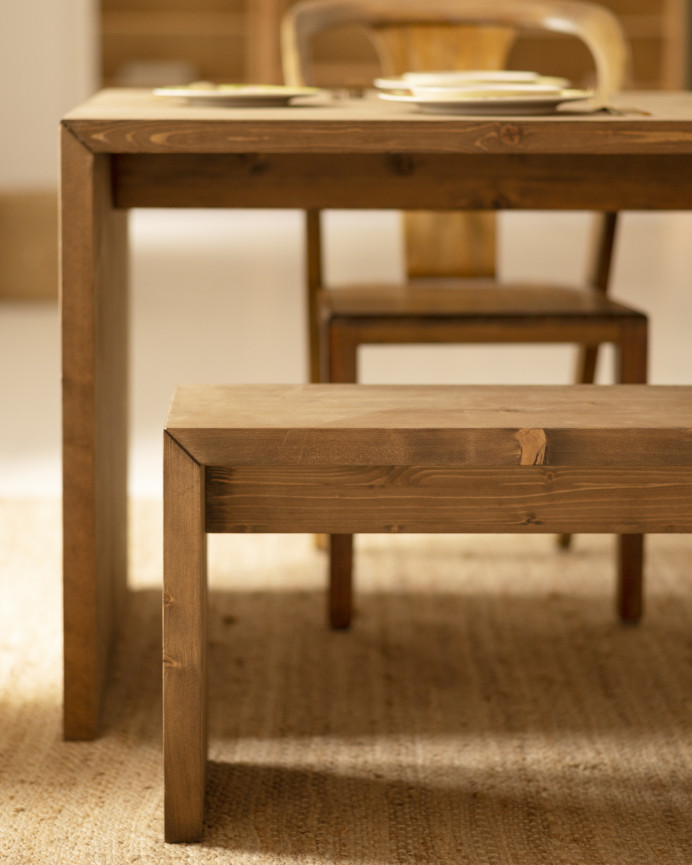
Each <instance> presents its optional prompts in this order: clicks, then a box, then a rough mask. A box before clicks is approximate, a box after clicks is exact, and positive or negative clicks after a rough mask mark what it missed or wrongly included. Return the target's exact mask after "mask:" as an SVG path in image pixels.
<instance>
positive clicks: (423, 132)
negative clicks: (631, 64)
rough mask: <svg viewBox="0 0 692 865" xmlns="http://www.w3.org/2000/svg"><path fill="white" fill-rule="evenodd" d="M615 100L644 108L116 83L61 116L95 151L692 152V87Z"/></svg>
mask: <svg viewBox="0 0 692 865" xmlns="http://www.w3.org/2000/svg"><path fill="white" fill-rule="evenodd" d="M613 104H614V105H615V106H616V107H617V106H622V107H623V108H625V109H627V108H628V107H629V106H633V107H634V108H635V109H637V111H636V112H633V113H629V114H628V113H625V114H624V115H622V116H617V117H613V116H607V115H604V114H588V113H583V112H580V111H577V110H572V111H561V112H558V113H557V114H555V115H551V116H531V117H468V116H467V117H459V116H448V115H447V116H446V115H433V114H424V113H422V112H419V111H414V110H412V109H411V108H410V107H408V106H401V105H399V104H396V103H385V102H382V101H381V100H377V99H355V100H335V101H332V100H329V99H325V100H324V101H323V102H321V103H320V102H319V101H315V102H314V103H310V104H304V105H300V106H299V105H293V106H289V107H287V108H244V109H240V108H238V109H232V110H230V111H229V109H228V108H213V107H212V108H201V107H199V106H189V105H184V104H175V103H173V102H168V101H165V100H163V99H156V98H155V97H154V96H153V95H152V93H151V91H150V90H139V91H138V90H133V89H121V90H119V89H113V90H105V91H101V92H100V93H98V94H96V95H95V96H94V97H93V98H92V99H90V100H88V101H87V102H85V103H84V104H83V105H81V106H79V107H78V108H76V109H75V110H74V111H71V112H70V113H69V114H67V115H66V116H65V117H64V119H63V121H62V122H63V124H64V125H65V126H66V127H67V128H68V129H70V130H71V131H72V132H73V134H74V135H75V136H76V137H77V138H78V139H79V140H80V141H82V143H83V144H84V146H85V147H87V149H89V150H92V151H93V152H94V153H158V154H165V153H188V154H194V153H198V154H202V153H340V154H349V153H354V154H355V153H403V154H410V153H435V154H441V153H469V154H471V153H474V154H483V153H501V154H505V155H509V154H512V153H514V154H529V153H533V154H541V155H549V154H569V155H579V154H589V155H602V154H616V155H634V154H647V153H648V154H661V155H663V154H674V153H687V154H689V153H691V152H692V93H687V92H680V93H644V92H642V93H639V92H631V93H627V94H623V95H622V96H619V97H617V98H615V99H614V100H613ZM640 110H641V111H644V112H649V113H650V115H651V116H641V114H640V113H639V111H640ZM616 209H617V208H616Z"/></svg>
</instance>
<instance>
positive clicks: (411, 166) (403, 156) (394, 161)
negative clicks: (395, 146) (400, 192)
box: [388, 153, 416, 177]
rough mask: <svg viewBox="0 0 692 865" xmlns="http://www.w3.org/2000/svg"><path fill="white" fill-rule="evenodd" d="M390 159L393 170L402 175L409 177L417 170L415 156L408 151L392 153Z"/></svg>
mask: <svg viewBox="0 0 692 865" xmlns="http://www.w3.org/2000/svg"><path fill="white" fill-rule="evenodd" d="M388 161H389V166H390V168H391V169H392V172H393V173H394V174H398V175H399V176H400V177H408V176H409V175H411V174H413V172H414V171H415V170H416V165H415V163H414V161H413V157H411V156H409V155H408V154H407V153H391V154H390V155H389V157H388Z"/></svg>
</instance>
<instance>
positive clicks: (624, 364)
mask: <svg viewBox="0 0 692 865" xmlns="http://www.w3.org/2000/svg"><path fill="white" fill-rule="evenodd" d="M647 352H648V327H647V321H646V319H645V318H642V319H641V320H640V321H637V322H635V323H633V324H632V325H631V326H630V327H628V328H627V331H626V332H625V333H624V334H623V335H622V338H621V341H620V344H619V351H618V364H619V369H618V376H617V378H618V381H619V382H620V383H621V384H646V381H647V367H648V357H647ZM617 555H618V578H617V579H618V584H617V608H618V613H619V614H620V619H621V620H622V621H623V622H628V623H631V624H634V623H636V622H638V621H639V620H640V619H641V617H642V610H643V599H642V595H643V588H644V536H643V535H620V536H619V538H618V553H617Z"/></svg>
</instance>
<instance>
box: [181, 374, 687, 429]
mask: <svg viewBox="0 0 692 865" xmlns="http://www.w3.org/2000/svg"><path fill="white" fill-rule="evenodd" d="M166 427H167V429H169V430H182V429H195V430H205V429H208V430H219V429H228V430H233V429H237V430H241V429H245V430H249V429H267V430H286V429H295V428H299V429H344V430H352V429H430V428H433V427H434V428H441V429H479V428H483V429H517V428H524V427H551V428H553V427H565V428H583V427H588V428H595V429H620V428H644V429H655V428H671V427H673V428H676V429H692V387H687V386H654V385H615V386H597V387H594V386H592V385H578V386H572V385H567V386H561V385H555V386H551V385H527V386H524V385H519V386H515V385H510V386H507V385H488V386H485V385H468V386H466V385H462V386H457V385H362V384H359V385H350V384H346V385H339V384H325V385H265V384H253V385H182V386H180V387H179V388H178V389H177V391H176V394H175V396H174V398H173V402H172V404H171V408H170V411H169V415H168V420H167V424H166Z"/></svg>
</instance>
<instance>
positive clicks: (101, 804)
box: [0, 500, 692, 865]
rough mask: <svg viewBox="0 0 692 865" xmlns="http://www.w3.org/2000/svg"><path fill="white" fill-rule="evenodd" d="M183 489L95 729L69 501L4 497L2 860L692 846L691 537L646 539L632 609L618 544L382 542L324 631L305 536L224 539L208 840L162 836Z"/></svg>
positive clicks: (387, 855) (151, 511)
mask: <svg viewBox="0 0 692 865" xmlns="http://www.w3.org/2000/svg"><path fill="white" fill-rule="evenodd" d="M160 522H161V503H160V502H136V503H134V507H133V517H132V535H131V547H132V555H131V558H132V568H131V571H132V579H131V584H132V592H131V599H130V604H129V610H128V615H127V617H126V621H125V622H124V623H123V628H122V634H121V639H120V642H119V646H118V649H117V653H116V658H115V668H114V674H113V679H112V682H111V686H110V688H109V691H108V697H107V703H106V707H105V729H104V733H103V735H102V737H101V738H100V739H98V740H97V741H95V742H85V743H74V742H70V743H66V742H63V741H62V740H61V732H60V726H61V651H62V638H61V591H60V506H59V503H58V502H51V501H46V502H40V501H21V500H11V501H0V588H1V590H2V601H1V603H0V806H1V809H0V814H1V815H2V816H1V817H0V862H2V863H5V865H43V863H46V865H48V863H50V865H63V863H65V865H67V863H69V865H79V863H89V865H121V863H122V865H124V863H168V862H170V863H200V865H201V863H221V862H223V863H225V862H228V863H238V865H246V863H258V865H270V863H271V865H288V863H291V865H293V863H301V865H302V863H305V865H308V863H349V865H351V863H362V865H414V863H415V865H419V863H426V865H427V863H435V865H438V863H440V865H447V863H450V865H452V863H454V865H456V863H459V865H543V863H546V865H548V863H549V865H562V863H564V865H582V863H583V865H586V863H588V865H630V863H631V865H649V863H651V865H654V863H655V865H668V863H680V865H689V863H691V862H692V664H691V661H692V568H690V562H691V560H692V539H690V538H688V537H685V536H669V537H653V538H650V539H649V543H648V560H647V577H646V617H645V620H644V621H643V622H642V624H641V625H640V626H638V627H624V626H622V625H620V624H619V623H618V622H617V620H616V617H615V613H614V601H613V598H614V549H613V541H612V538H609V537H605V536H603V537H600V536H588V537H587V536H583V537H578V538H576V539H575V543H574V548H573V550H572V551H571V552H568V553H561V552H559V551H558V550H557V549H556V546H555V543H554V541H553V539H552V538H550V537H544V536H533V537H526V536H525V537H519V536H481V537H465V536H454V537H452V536H449V537H447V536H443V537H440V536H406V537H404V536H402V537H383V536H372V537H362V538H359V545H358V551H357V568H358V575H357V595H356V597H357V604H358V615H357V618H356V619H355V621H354V625H353V628H352V630H351V631H350V632H348V633H334V632H331V631H330V630H329V629H328V628H327V627H326V625H325V609H324V607H325V603H324V586H325V562H324V557H323V554H322V553H321V552H320V551H319V550H317V549H316V548H315V546H314V544H313V543H312V539H311V538H308V537H305V536H242V537H235V536H224V537H213V538H211V543H210V563H211V572H210V586H211V596H210V766H209V784H208V801H207V819H206V826H205V837H204V841H203V842H202V843H201V844H197V845H165V844H164V843H163V828H162V817H163V811H162V808H163V783H162V766H161V688H160V654H161V651H160V585H161V582H160V581H161V530H160Z"/></svg>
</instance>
